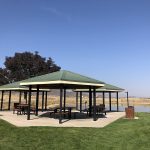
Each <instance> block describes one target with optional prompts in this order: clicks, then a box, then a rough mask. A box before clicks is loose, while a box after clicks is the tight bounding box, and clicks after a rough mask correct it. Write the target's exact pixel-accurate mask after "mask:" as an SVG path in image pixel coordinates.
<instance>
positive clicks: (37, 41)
mask: <svg viewBox="0 0 150 150" xmlns="http://www.w3.org/2000/svg"><path fill="white" fill-rule="evenodd" d="M24 51H32V52H34V51H39V53H40V54H41V55H42V56H44V57H49V56H50V57H52V58H53V60H54V61H55V63H56V64H58V65H60V66H61V67H62V69H65V70H70V71H73V72H77V73H80V74H83V75H87V76H90V77H93V78H96V79H99V80H102V81H104V82H107V83H110V84H114V85H117V86H120V87H122V88H125V89H127V90H128V91H129V95H132V96H141V97H142V96H145V97H150V1H149V0H0V66H1V67H3V62H4V60H5V56H13V55H14V53H15V52H24Z"/></svg>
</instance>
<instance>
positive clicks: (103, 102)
mask: <svg viewBox="0 0 150 150" xmlns="http://www.w3.org/2000/svg"><path fill="white" fill-rule="evenodd" d="M103 105H105V92H103Z"/></svg>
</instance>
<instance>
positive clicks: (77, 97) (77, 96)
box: [76, 92, 79, 110]
mask: <svg viewBox="0 0 150 150" xmlns="http://www.w3.org/2000/svg"><path fill="white" fill-rule="evenodd" d="M78 99H79V95H78V92H76V110H78Z"/></svg>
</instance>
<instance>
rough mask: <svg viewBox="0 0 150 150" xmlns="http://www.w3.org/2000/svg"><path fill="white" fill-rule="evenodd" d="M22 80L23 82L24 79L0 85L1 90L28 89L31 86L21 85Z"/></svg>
mask: <svg viewBox="0 0 150 150" xmlns="http://www.w3.org/2000/svg"><path fill="white" fill-rule="evenodd" d="M20 82H22V81H18V82H13V83H9V84H5V85H2V86H0V91H9V90H11V91H28V90H29V88H27V87H26V86H21V85H20ZM32 90H35V91H36V90H37V89H32ZM40 91H50V90H46V89H40Z"/></svg>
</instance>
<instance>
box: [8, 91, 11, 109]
mask: <svg viewBox="0 0 150 150" xmlns="http://www.w3.org/2000/svg"><path fill="white" fill-rule="evenodd" d="M10 103H11V91H9V102H8V110H10Z"/></svg>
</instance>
